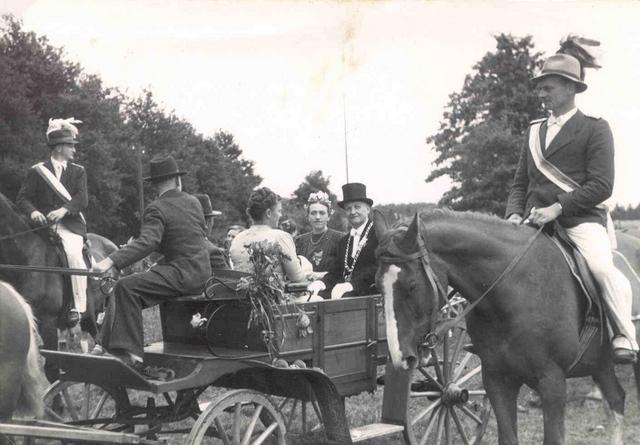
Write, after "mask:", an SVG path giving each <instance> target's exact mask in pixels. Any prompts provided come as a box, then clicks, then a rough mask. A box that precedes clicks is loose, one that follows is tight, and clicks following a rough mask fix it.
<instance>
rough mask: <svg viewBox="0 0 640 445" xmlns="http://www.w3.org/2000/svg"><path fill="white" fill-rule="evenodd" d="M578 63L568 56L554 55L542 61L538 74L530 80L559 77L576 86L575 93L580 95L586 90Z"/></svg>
mask: <svg viewBox="0 0 640 445" xmlns="http://www.w3.org/2000/svg"><path fill="white" fill-rule="evenodd" d="M580 73H581V69H580V61H579V60H578V59H576V58H575V57H573V56H570V55H569V54H554V55H553V56H551V57H549V58H548V59H547V60H545V61H544V65H542V70H540V74H538V75H537V76H535V77H532V78H531V80H532V81H534V82H537V81H538V80H540V79H542V78H543V77H547V76H560V77H564V78H565V79H568V80H570V81H572V82H573V83H575V84H576V92H578V93H582V92H583V91H584V90H586V89H587V84H586V83H584V82H583V81H582V79H581V77H580Z"/></svg>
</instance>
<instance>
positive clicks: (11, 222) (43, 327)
mask: <svg viewBox="0 0 640 445" xmlns="http://www.w3.org/2000/svg"><path fill="white" fill-rule="evenodd" d="M44 230H46V229H44ZM44 230H39V229H36V230H32V228H31V226H30V224H29V221H28V220H27V218H26V217H24V216H22V215H21V214H20V213H19V212H18V210H17V208H16V207H15V205H14V204H13V203H12V202H11V201H9V200H8V199H7V197H5V196H4V195H3V194H2V193H0V263H2V264H16V265H27V266H53V267H61V266H62V263H61V261H60V258H59V257H58V253H57V251H56V249H55V247H54V246H53V245H52V244H51V243H50V242H48V241H47V240H46V239H45V236H44V234H43V233H42V232H44ZM0 279H2V280H4V281H7V282H9V283H11V284H12V285H13V287H14V288H15V289H16V290H17V291H18V292H19V293H20V294H21V295H23V296H24V298H25V299H26V300H27V302H28V303H29V305H30V306H31V308H32V310H33V312H34V315H35V317H36V319H37V320H38V329H39V333H40V336H41V337H42V341H43V347H44V348H45V349H53V350H55V349H57V347H58V329H57V328H58V318H59V316H60V312H61V311H62V305H63V291H64V284H63V280H62V276H61V275H58V274H50V273H41V272H25V271H7V270H0ZM45 373H46V375H47V378H48V379H49V381H50V382H53V381H55V380H57V378H58V368H57V367H56V366H55V364H53V363H49V362H46V363H45Z"/></svg>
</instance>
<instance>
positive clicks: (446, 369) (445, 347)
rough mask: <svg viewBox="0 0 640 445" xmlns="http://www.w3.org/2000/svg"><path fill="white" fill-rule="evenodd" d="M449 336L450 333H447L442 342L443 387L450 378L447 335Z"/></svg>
mask: <svg viewBox="0 0 640 445" xmlns="http://www.w3.org/2000/svg"><path fill="white" fill-rule="evenodd" d="M450 334H451V332H447V333H446V334H445V335H444V340H443V341H442V374H443V377H444V379H443V380H442V383H443V384H444V385H446V384H447V383H449V378H450V377H451V374H450V373H449V369H450V366H449V335H450Z"/></svg>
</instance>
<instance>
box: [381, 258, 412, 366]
mask: <svg viewBox="0 0 640 445" xmlns="http://www.w3.org/2000/svg"><path fill="white" fill-rule="evenodd" d="M399 272H400V268H399V267H398V266H395V265H393V264H392V265H391V266H389V268H388V269H387V272H386V273H385V274H384V276H383V277H382V288H383V294H384V315H385V323H386V325H387V346H388V348H389V354H390V355H391V360H392V361H393V364H394V365H396V366H398V365H400V364H402V367H403V368H406V367H407V364H406V363H403V360H402V352H401V351H400V341H399V340H398V322H397V320H396V313H395V311H394V310H393V285H394V284H395V282H396V281H398V273H399Z"/></svg>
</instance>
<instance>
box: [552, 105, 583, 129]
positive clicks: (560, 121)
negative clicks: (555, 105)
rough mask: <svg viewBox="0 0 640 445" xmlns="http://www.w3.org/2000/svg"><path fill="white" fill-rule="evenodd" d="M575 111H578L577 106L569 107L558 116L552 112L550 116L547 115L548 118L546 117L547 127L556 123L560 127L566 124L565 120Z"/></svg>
mask: <svg viewBox="0 0 640 445" xmlns="http://www.w3.org/2000/svg"><path fill="white" fill-rule="evenodd" d="M577 112H578V107H573V108H572V109H570V110H569V111H567V112H566V113H563V114H561V115H560V116H554V115H553V114H552V115H551V116H549V119H547V127H550V126H552V125H557V126H558V128H562V126H563V125H564V124H566V123H567V121H568V120H569V119H571V118H572V117H573V115H574V114H576V113H577Z"/></svg>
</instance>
